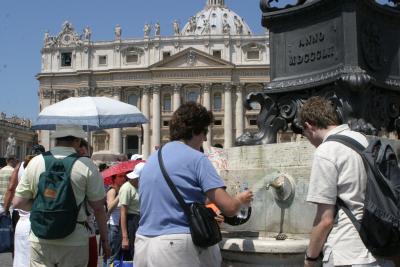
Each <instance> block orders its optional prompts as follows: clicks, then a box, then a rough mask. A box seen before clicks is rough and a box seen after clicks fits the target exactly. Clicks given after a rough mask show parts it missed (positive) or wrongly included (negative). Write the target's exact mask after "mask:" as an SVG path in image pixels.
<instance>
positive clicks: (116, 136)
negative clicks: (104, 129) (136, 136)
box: [110, 87, 122, 153]
mask: <svg viewBox="0 0 400 267" xmlns="http://www.w3.org/2000/svg"><path fill="white" fill-rule="evenodd" d="M112 96H113V98H114V99H115V100H118V101H120V100H121V88H120V87H117V88H113V91H112ZM111 140H112V142H111V149H110V150H111V151H115V152H118V153H122V149H121V148H122V136H121V128H114V129H112V139H111Z"/></svg>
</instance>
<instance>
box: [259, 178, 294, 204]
mask: <svg viewBox="0 0 400 267" xmlns="http://www.w3.org/2000/svg"><path fill="white" fill-rule="evenodd" d="M271 187H272V188H273V195H274V198H275V201H276V202H277V204H278V205H279V206H280V207H282V205H283V206H285V208H288V207H289V206H290V205H291V203H292V201H293V198H294V194H295V183H294V180H293V178H292V177H290V176H289V175H287V174H280V175H279V176H278V177H276V178H275V179H273V180H272V181H271V182H269V183H268V184H267V185H266V189H267V190H269V189H270V188H271Z"/></svg>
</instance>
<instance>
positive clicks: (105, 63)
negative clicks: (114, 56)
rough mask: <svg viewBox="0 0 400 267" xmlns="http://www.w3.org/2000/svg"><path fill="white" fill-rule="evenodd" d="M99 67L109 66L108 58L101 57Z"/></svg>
mask: <svg viewBox="0 0 400 267" xmlns="http://www.w3.org/2000/svg"><path fill="white" fill-rule="evenodd" d="M99 65H107V56H99Z"/></svg>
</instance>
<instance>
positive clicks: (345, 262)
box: [300, 97, 394, 267]
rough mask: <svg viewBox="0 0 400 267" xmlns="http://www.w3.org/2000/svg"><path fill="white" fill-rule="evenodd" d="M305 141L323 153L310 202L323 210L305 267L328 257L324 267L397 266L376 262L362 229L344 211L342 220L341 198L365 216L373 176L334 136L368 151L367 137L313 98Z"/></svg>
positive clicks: (305, 114)
mask: <svg viewBox="0 0 400 267" xmlns="http://www.w3.org/2000/svg"><path fill="white" fill-rule="evenodd" d="M300 122H301V124H302V126H303V135H304V136H305V137H306V138H307V139H308V140H309V141H310V143H311V144H312V145H314V146H315V147H316V148H317V149H316V150H315V153H314V160H313V165H312V169H311V177H310V184H309V187H308V196H307V201H308V202H312V203H315V204H317V213H316V215H315V219H314V225H313V228H312V231H311V236H310V243H309V246H308V249H307V251H306V255H305V261H304V266H314V265H315V264H316V262H317V260H318V258H319V255H320V253H321V251H323V255H324V256H323V259H322V262H323V266H324V267H327V266H357V267H358V266H369V267H372V266H385V267H386V266H394V265H393V263H392V262H390V261H385V260H383V259H377V258H375V257H374V256H373V255H372V254H371V252H369V251H368V249H367V248H366V247H365V245H364V244H363V242H362V240H361V238H360V236H359V234H358V232H357V230H356V228H355V227H354V225H353V223H352V222H351V221H350V219H349V218H348V217H347V215H346V214H345V213H344V211H343V210H342V209H339V210H338V212H337V214H336V200H337V198H338V197H340V198H341V199H342V200H343V202H344V203H345V204H346V205H347V207H349V209H350V210H351V212H352V213H353V214H354V215H355V216H356V218H357V219H361V218H362V215H363V206H364V199H365V189H366V183H367V175H366V171H365V168H364V164H363V161H362V159H361V157H360V155H359V154H358V153H357V152H355V151H353V150H352V149H351V148H349V147H347V146H345V145H343V144H341V143H338V142H334V141H328V142H325V140H326V138H327V137H328V136H330V135H334V134H340V135H346V136H349V137H351V138H353V139H355V140H356V141H357V142H359V143H360V144H362V145H363V146H365V147H367V146H368V141H367V139H366V138H365V136H364V135H362V134H360V133H358V132H354V131H351V130H350V129H349V127H348V125H347V124H342V125H340V120H339V118H338V116H337V114H336V112H335V108H334V106H333V105H332V103H331V102H330V101H328V100H326V99H324V98H322V97H311V98H310V99H308V100H307V101H306V102H305V103H304V105H303V107H302V108H301V111H300Z"/></svg>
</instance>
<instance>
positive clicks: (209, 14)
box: [182, 0, 252, 35]
mask: <svg viewBox="0 0 400 267" xmlns="http://www.w3.org/2000/svg"><path fill="white" fill-rule="evenodd" d="M228 34H230V35H251V34H252V33H251V30H250V27H249V26H248V25H247V24H246V23H245V22H244V20H243V19H242V18H241V17H240V16H239V15H238V14H236V13H235V12H233V11H232V10H230V9H228V8H227V7H226V6H225V4H224V0H207V4H206V7H205V8H204V9H203V10H202V11H200V12H199V13H197V14H196V15H195V16H192V17H190V18H189V21H188V22H187V23H186V25H185V27H184V28H183V30H182V35H228Z"/></svg>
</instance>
